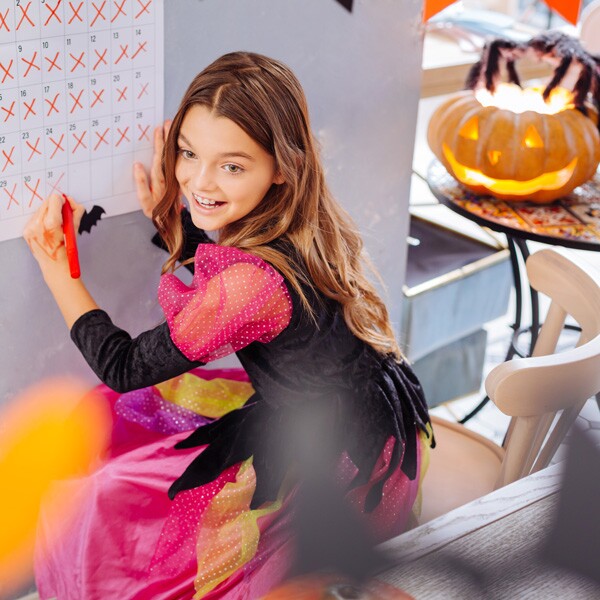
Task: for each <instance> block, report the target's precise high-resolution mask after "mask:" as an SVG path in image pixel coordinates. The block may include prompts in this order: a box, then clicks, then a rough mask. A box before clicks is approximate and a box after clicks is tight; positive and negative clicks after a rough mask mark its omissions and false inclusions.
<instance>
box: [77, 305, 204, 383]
mask: <svg viewBox="0 0 600 600" xmlns="http://www.w3.org/2000/svg"><path fill="white" fill-rule="evenodd" d="M71 339H72V340H73V342H75V345H76V346H77V348H79V350H80V352H81V353H82V354H83V357H84V358H85V360H86V361H87V363H88V364H89V365H90V367H91V368H92V370H93V371H94V373H96V375H97V376H98V377H99V379H100V380H101V381H102V382H103V383H105V384H106V385H107V386H108V387H109V388H111V389H113V390H115V391H116V392H119V393H125V392H128V391H131V390H137V389H139V388H143V387H147V386H150V385H155V384H157V383H160V382H162V381H166V380H167V379H170V378H171V377H176V376H177V375H181V374H182V373H185V372H187V371H189V370H190V369H193V368H194V367H197V366H199V365H200V364H203V363H199V362H195V361H191V360H189V359H187V358H186V357H185V356H184V355H183V354H182V353H181V351H180V350H179V349H178V348H177V346H175V344H174V343H173V340H171V336H170V333H169V326H168V325H167V323H162V324H161V325H158V327H155V328H154V329H151V330H149V331H145V332H143V333H141V334H140V335H139V336H138V337H136V338H134V339H132V338H131V336H130V335H129V334H128V333H127V332H126V331H124V330H123V329H120V328H119V327H117V326H116V325H114V324H113V322H112V321H111V319H110V317H109V316H108V314H107V313H106V312H104V311H103V310H100V309H96V310H91V311H89V312H87V313H85V314H83V315H81V317H79V319H77V321H75V323H74V324H73V327H72V328H71Z"/></svg>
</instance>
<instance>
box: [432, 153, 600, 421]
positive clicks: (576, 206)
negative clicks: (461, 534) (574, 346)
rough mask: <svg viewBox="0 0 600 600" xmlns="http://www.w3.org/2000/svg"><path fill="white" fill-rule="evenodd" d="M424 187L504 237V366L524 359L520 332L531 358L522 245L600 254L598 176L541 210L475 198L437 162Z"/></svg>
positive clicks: (534, 331) (534, 321)
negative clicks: (510, 290)
mask: <svg viewBox="0 0 600 600" xmlns="http://www.w3.org/2000/svg"><path fill="white" fill-rule="evenodd" d="M427 183H428V185H429V188H430V190H431V192H432V193H433V195H434V196H435V197H436V198H437V199H438V200H439V201H440V202H441V203H442V204H444V205H446V206H447V207H449V208H450V209H451V210H453V211H454V212H456V213H458V214H460V215H462V216H463V217H466V218H467V219H470V220H471V221H474V222H475V223H477V224H479V225H481V226H483V227H487V228H489V229H491V230H493V231H497V232H499V233H504V234H505V235H506V241H507V245H508V249H509V251H510V257H511V265H512V270H513V277H514V284H515V300H516V302H515V321H514V323H513V325H512V329H513V330H514V333H513V340H512V343H511V344H510V348H509V350H508V353H507V355H506V360H509V359H511V358H512V357H513V356H514V355H515V354H519V355H524V353H521V352H520V351H519V350H518V349H517V340H518V337H519V335H520V334H521V333H523V332H524V331H525V330H527V331H530V332H531V338H530V344H529V354H531V352H532V350H533V347H534V345H535V342H536V340H537V335H538V330H539V326H540V323H539V302H538V294H537V292H536V290H534V289H533V288H531V287H529V286H527V287H529V290H530V298H531V325H529V326H527V327H522V326H521V319H522V309H523V293H522V288H523V283H522V280H523V275H522V272H521V267H520V264H521V262H522V263H523V264H524V263H525V261H526V260H527V258H528V256H529V249H528V247H527V242H528V241H533V242H541V243H544V244H551V245H556V246H565V247H567V248H575V249H578V250H591V251H595V252H600V172H597V173H596V175H595V176H594V177H593V178H592V179H591V180H589V181H588V182H586V183H585V184H583V185H581V186H579V187H578V188H576V189H575V190H574V191H573V192H572V193H571V194H569V195H568V196H565V197H564V198H559V199H558V200H554V201H553V202H548V203H543V204H541V203H534V202H528V201H523V202H511V201H506V200H500V199H498V198H494V197H493V196H489V195H479V194H475V193H474V192H472V191H470V190H468V189H467V188H465V187H464V186H463V185H461V184H460V183H459V182H458V181H456V180H455V179H454V178H453V177H452V176H451V175H450V174H449V173H448V171H446V168H445V167H444V166H443V165H442V163H441V162H439V161H438V160H434V161H433V162H432V163H431V165H430V166H429V169H428V172H427ZM526 285H527V284H526ZM571 328H572V326H571ZM484 403H485V400H484ZM484 403H482V404H481V405H480V406H478V407H476V409H475V410H474V411H472V412H471V413H469V414H468V415H467V416H466V417H464V418H463V419H462V420H461V422H463V423H464V422H466V421H467V420H468V419H470V418H471V417H472V416H474V415H475V414H476V412H478V410H480V408H481V407H482V406H483V404H484Z"/></svg>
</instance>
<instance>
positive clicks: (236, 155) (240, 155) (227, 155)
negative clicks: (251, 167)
mask: <svg viewBox="0 0 600 600" xmlns="http://www.w3.org/2000/svg"><path fill="white" fill-rule="evenodd" d="M219 158H245V159H246V160H251V161H254V158H252V156H250V155H249V154H246V153H245V152H223V154H219Z"/></svg>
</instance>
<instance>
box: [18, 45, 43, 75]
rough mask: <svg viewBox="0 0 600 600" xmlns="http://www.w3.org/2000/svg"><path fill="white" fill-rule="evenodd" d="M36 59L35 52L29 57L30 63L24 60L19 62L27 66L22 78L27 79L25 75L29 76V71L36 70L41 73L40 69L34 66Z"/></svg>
mask: <svg viewBox="0 0 600 600" xmlns="http://www.w3.org/2000/svg"><path fill="white" fill-rule="evenodd" d="M36 58H37V50H36V51H35V52H34V53H33V56H32V57H31V61H29V60H27V59H26V58H22V59H21V60H22V61H23V62H24V63H25V64H27V65H29V66H28V67H27V70H26V71H25V75H23V77H27V75H29V71H31V69H37V70H38V71H41V69H40V68H39V67H38V66H37V65H36V64H35V59H36Z"/></svg>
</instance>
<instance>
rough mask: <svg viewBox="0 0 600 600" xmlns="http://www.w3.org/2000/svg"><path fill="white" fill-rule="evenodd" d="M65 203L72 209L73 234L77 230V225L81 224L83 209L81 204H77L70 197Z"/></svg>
mask: <svg viewBox="0 0 600 600" xmlns="http://www.w3.org/2000/svg"><path fill="white" fill-rule="evenodd" d="M67 201H68V202H69V204H70V205H71V208H72V209H73V226H74V228H75V232H77V231H78V230H79V224H80V223H81V217H83V213H85V208H84V207H83V204H79V202H76V201H75V200H74V199H73V198H72V197H71V196H67Z"/></svg>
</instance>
